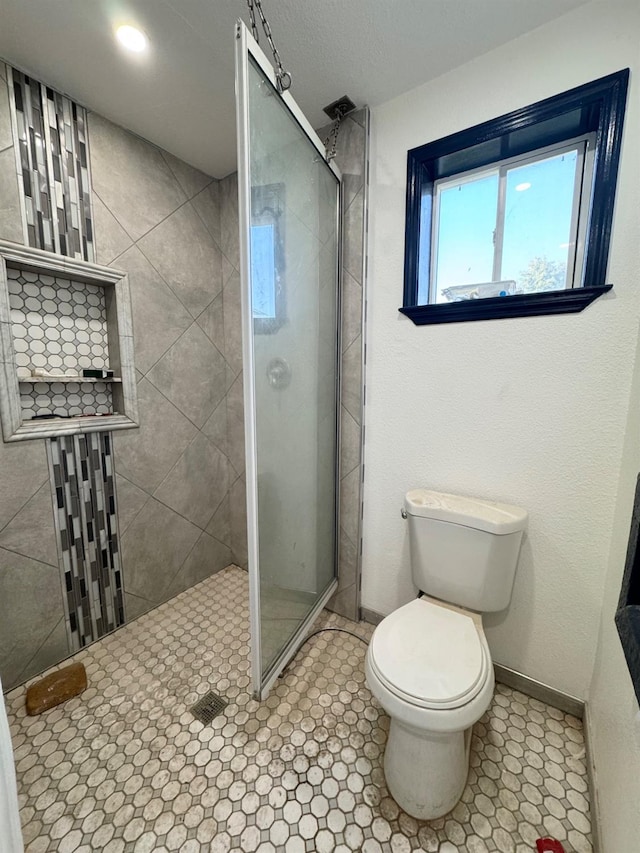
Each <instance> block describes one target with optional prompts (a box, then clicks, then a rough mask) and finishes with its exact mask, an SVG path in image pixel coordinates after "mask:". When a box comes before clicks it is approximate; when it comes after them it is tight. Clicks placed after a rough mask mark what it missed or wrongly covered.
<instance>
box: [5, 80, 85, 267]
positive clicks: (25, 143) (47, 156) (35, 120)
mask: <svg viewBox="0 0 640 853" xmlns="http://www.w3.org/2000/svg"><path fill="white" fill-rule="evenodd" d="M7 86H8V91H9V102H10V112H11V126H12V134H13V141H14V148H15V155H16V169H17V174H18V185H19V194H20V206H21V209H22V217H23V234H24V241H25V244H26V245H29V246H33V247H34V248H37V249H44V250H45V251H50V252H55V253H56V254H61V255H65V256H67V257H72V258H77V259H80V260H85V261H93V260H94V259H95V249H94V239H93V214H92V201H91V167H90V157H89V140H88V134H87V111H86V110H85V109H84V107H81V106H80V105H79V104H76V103H75V102H74V101H72V100H71V99H70V98H68V97H66V96H65V95H62V94H61V93H59V92H56V91H55V90H53V89H52V88H51V87H49V86H46V85H45V84H43V83H40V82H39V81H37V80H34V79H33V78H31V77H29V76H27V75H26V74H24V73H23V72H21V71H18V70H17V69H15V68H12V67H11V66H10V65H7Z"/></svg>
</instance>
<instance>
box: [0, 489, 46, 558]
mask: <svg viewBox="0 0 640 853" xmlns="http://www.w3.org/2000/svg"><path fill="white" fill-rule="evenodd" d="M47 483H49V488H51V485H50V481H49V476H48V475H47V479H46V480H43V482H42V483H40V485H39V486H38V488H37V489H36V490H35V492H33V494H32V495H30V496H29V497H28V498H27V499H26V501H25V502H24V503H23V504H22V505H21V506H20V508H19V509H18V510H17V511H16V512H15V513H14V514H13V515H12V516H11V518H10V519H9V521H7V523H6V524H5V525H3V526H2V527H1V528H0V534H1V533H2V532H3V531H4V530H6V529H7V527H8V526H9V525H10V524H11V522H12V521H14V520H15V519H16V518H17V517H18V515H20V513H21V512H22V510H23V509H24V508H25V507H26V505H27V504H28V503H30V502H31V501H32V500H33V499H34V498H35V496H36V495H37V494H38V492H39V491H40V489H41V488H42V487H43V486H45V485H46V484H47ZM2 547H3V546H2V545H0V548H2ZM6 550H9V549H8V548H7V549H6ZM40 562H42V561H40Z"/></svg>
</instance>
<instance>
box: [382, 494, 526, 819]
mask: <svg viewBox="0 0 640 853" xmlns="http://www.w3.org/2000/svg"><path fill="white" fill-rule="evenodd" d="M403 517H405V518H407V519H408V522H409V545H410V554H411V571H412V577H413V580H414V582H415V584H416V586H417V587H418V589H419V590H421V591H422V592H421V594H420V596H419V597H418V598H417V599H415V600H413V601H411V602H410V603H409V604H405V605H404V606H402V607H400V608H398V609H397V610H395V611H394V612H393V613H391V614H390V615H389V616H387V617H386V618H385V619H383V620H382V622H380V624H379V625H378V626H377V628H376V629H375V631H374V633H373V636H372V638H371V643H370V644H369V649H368V651H367V657H366V663H365V670H366V679H367V684H368V685H369V688H370V690H371V692H372V694H373V695H374V696H375V698H376V699H377V700H378V702H379V703H380V704H381V705H382V707H383V709H384V710H385V711H386V713H387V714H388V715H389V717H390V718H391V724H390V728H389V737H388V740H387V745H386V749H385V756H384V771H385V777H386V781H387V787H388V788H389V792H390V793H391V795H392V796H393V798H394V799H395V800H396V802H397V803H398V805H399V806H401V807H402V808H403V809H404V810H405V811H406V812H407V813H408V814H410V815H412V816H413V817H415V818H418V819H420V820H434V819H435V818H438V817H441V816H442V815H445V814H447V813H448V812H450V811H451V810H452V809H453V808H454V806H455V805H456V803H457V802H458V800H459V799H460V797H461V796H462V792H463V790H464V787H465V784H466V781H467V775H468V771H469V751H470V747H471V734H472V729H473V725H474V723H476V722H477V721H478V720H479V719H480V718H481V717H482V715H483V714H484V713H485V711H486V710H487V708H488V707H489V705H490V703H491V699H492V697H493V690H494V675H493V664H492V661H491V653H490V651H489V646H488V644H487V640H486V637H485V635H484V631H483V629H482V617H481V615H480V613H481V612H484V611H496V610H502V609H504V607H506V606H507V604H508V603H509V600H510V598H511V590H512V586H513V580H514V576H515V569H516V564H517V559H518V554H519V550H520V542H521V539H522V533H523V531H524V528H525V525H526V521H527V513H526V511H525V510H523V509H520V508H519V507H514V506H510V505H508V504H497V503H493V502H490V501H484V500H480V499H474V498H466V497H460V496H456V495H448V494H442V493H438V492H431V491H427V490H425V489H416V490H413V491H411V492H408V493H407V495H406V497H405V504H404V512H403ZM424 593H430V595H426V594H424ZM433 595H435V596H437V598H434V597H433Z"/></svg>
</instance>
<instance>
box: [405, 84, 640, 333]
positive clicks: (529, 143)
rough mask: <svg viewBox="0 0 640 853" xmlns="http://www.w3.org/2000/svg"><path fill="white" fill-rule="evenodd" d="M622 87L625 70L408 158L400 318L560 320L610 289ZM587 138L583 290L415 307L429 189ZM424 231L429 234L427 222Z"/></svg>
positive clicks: (435, 320) (423, 320)
mask: <svg viewBox="0 0 640 853" xmlns="http://www.w3.org/2000/svg"><path fill="white" fill-rule="evenodd" d="M628 81H629V69H628V68H626V69H624V70H622V71H618V72H616V73H615V74H609V75H608V76H606V77H601V78H600V79H598V80H594V81H592V82H590V83H585V84H584V85H583V86H578V87H577V88H575V89H570V90H569V91H567V92H563V93H562V94H560V95H555V96H553V97H551V98H547V99H545V100H544V101H538V102H537V103H535V104H531V105H529V106H527V107H523V108H521V109H519V110H514V112H511V113H507V114H506V115H503V116H500V117H499V118H496V119H493V120H491V121H486V122H483V123H482V124H478V125H476V126H475V127H471V128H468V129H466V130H463V131H460V132H459V133H454V134H451V135H450V136H445V137H443V138H442V139H438V140H436V141H435V142H429V143H427V144H426V145H421V146H420V147H418V148H413V149H412V150H411V151H409V153H408V156H407V202H406V230H405V266H404V299H403V306H402V308H400V309H399V310H400V312H401V313H402V314H405V315H406V316H407V317H410V318H411V320H413V322H414V323H416V325H426V324H431V323H453V322H459V321H463V320H489V319H497V318H502V317H527V316H534V315H539V314H561V313H568V312H578V311H582V310H583V309H584V308H586V306H587V305H589V303H590V302H593V300H594V299H597V298H598V296H601V295H602V294H603V293H606V292H607V291H608V290H611V288H612V286H613V285H611V284H605V276H606V272H607V261H608V257H609V243H610V240H611V226H612V221H613V208H614V201H615V189H616V180H617V175H618V165H619V162H620V147H621V143H622V126H623V121H624V110H625V104H626V98H627V88H628ZM568 127H570V129H567V128H568ZM589 132H595V134H596V146H595V162H594V170H593V191H592V200H591V215H590V220H589V228H588V232H587V238H586V246H585V269H584V285H585V286H584V287H575V288H569V289H567V290H562V291H551V292H548V293H528V294H519V295H516V296H505V297H496V298H490V299H477V300H473V301H471V300H470V301H465V302H457V303H451V304H438V305H420V304H419V303H418V268H419V249H420V222H421V207H422V200H423V197H424V195H425V194H429V193H432V192H433V185H434V182H435V181H436V180H437V179H439V178H443V177H449V176H450V175H454V174H458V173H460V172H463V171H466V170H468V169H469V168H475V167H477V166H486V165H488V164H490V163H495V162H498V161H500V160H503V159H505V158H507V157H510V156H514V155H519V154H527V153H529V152H531V151H535V150H537V149H538V148H542V147H544V146H545V145H551V144H554V143H556V142H558V143H560V142H562V141H564V140H565V139H568V138H571V137H574V136H576V135H578V134H581V133H589ZM426 224H427V227H428V228H429V230H430V222H427V223H426ZM422 246H423V248H425V247H427V246H428V247H429V248H430V240H423V241H422ZM425 266H427V267H428V264H425Z"/></svg>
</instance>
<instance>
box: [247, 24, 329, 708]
mask: <svg viewBox="0 0 640 853" xmlns="http://www.w3.org/2000/svg"><path fill="white" fill-rule="evenodd" d="M236 98H237V115H238V155H239V156H238V177H239V194H240V243H241V268H242V269H241V271H242V314H243V317H242V325H243V357H244V394H245V429H246V458H247V466H246V471H247V515H248V545H249V585H250V610H251V643H252V676H253V686H254V691H255V694H256V695H257V696H259V697H260V698H264V696H265V695H266V693H267V692H268V690H269V688H270V686H271V684H272V683H273V681H274V680H275V679H276V678H277V676H278V674H279V673H280V672H281V671H282V669H283V667H284V666H285V665H286V663H287V662H288V660H289V659H290V657H291V655H292V654H294V653H295V651H296V649H297V647H298V645H299V643H300V641H301V639H302V637H303V636H304V634H305V632H306V631H307V629H308V627H309V625H310V624H311V623H312V621H313V620H314V619H315V617H316V615H317V614H318V613H319V611H320V610H321V609H322V607H323V606H324V605H325V604H326V602H327V600H328V599H329V597H330V596H331V595H332V594H333V592H334V591H335V588H336V584H337V581H336V572H337V559H336V557H337V554H336V552H337V536H336V530H337V510H338V507H337V503H338V496H337V482H338V478H337V459H338V453H337V451H338V427H337V424H338V352H339V323H338V316H339V305H338V294H339V287H338V269H339V266H338V261H339V257H338V255H339V210H340V175H339V172H338V170H337V169H336V168H334V167H333V165H328V164H327V163H326V161H325V159H324V148H323V146H322V143H321V142H320V140H319V139H318V137H317V136H316V134H315V133H314V131H313V130H312V128H311V127H310V125H309V124H308V122H307V121H306V119H305V118H304V116H303V115H302V113H301V112H300V110H299V108H298V107H297V105H296V104H295V102H294V100H293V98H292V97H291V96H290V95H289V94H288V93H285V94H284V95H280V94H279V93H278V92H277V89H276V86H275V77H274V73H273V70H272V68H271V66H270V64H269V63H268V61H267V60H266V58H265V56H264V54H263V53H262V51H261V50H260V48H259V47H258V45H257V43H256V42H255V41H254V39H253V38H252V37H251V35H250V34H249V33H248V31H247V29H246V28H245V27H244V25H243V24H242V23H239V24H238V41H237V53H236Z"/></svg>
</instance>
